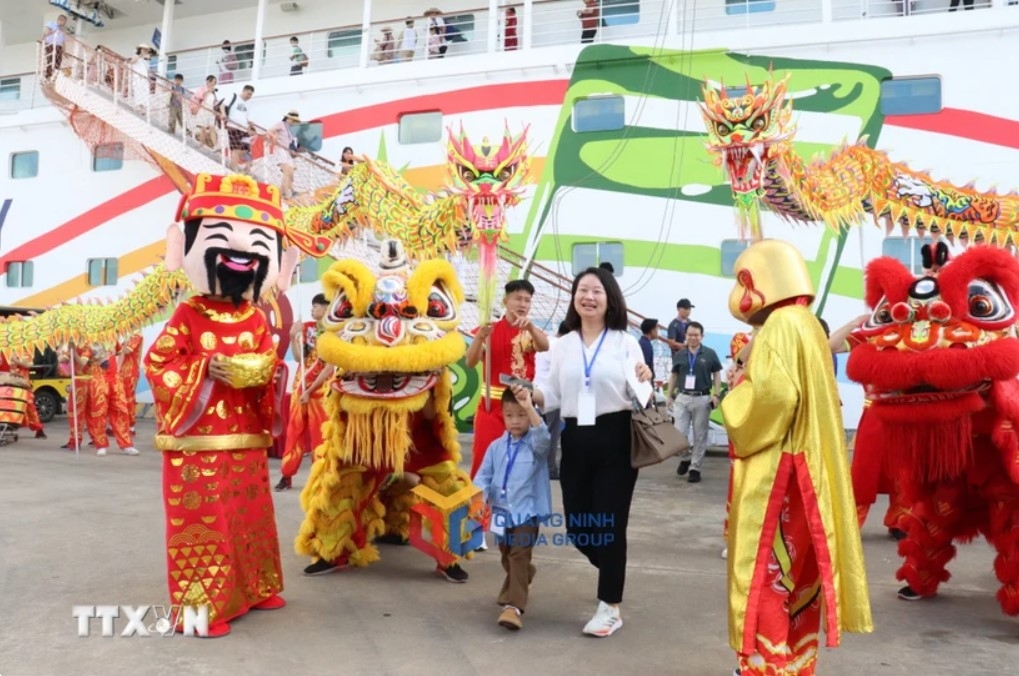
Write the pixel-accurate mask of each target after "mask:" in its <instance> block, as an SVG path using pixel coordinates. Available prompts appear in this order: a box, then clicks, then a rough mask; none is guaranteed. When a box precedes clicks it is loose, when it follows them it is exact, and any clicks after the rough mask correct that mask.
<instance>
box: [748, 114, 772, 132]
mask: <svg viewBox="0 0 1019 676" xmlns="http://www.w3.org/2000/svg"><path fill="white" fill-rule="evenodd" d="M767 126H768V116H767V115H761V116H760V117H755V118H754V121H753V122H751V123H750V128H751V129H753V130H754V131H761V130H762V129H764V128H765V127H767Z"/></svg>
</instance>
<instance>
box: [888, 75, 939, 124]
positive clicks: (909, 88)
mask: <svg viewBox="0 0 1019 676" xmlns="http://www.w3.org/2000/svg"><path fill="white" fill-rule="evenodd" d="M940 112H941V78H940V77H938V76H936V75H932V76H926V77H893V78H892V79H890V80H884V81H882V82H881V114H882V115H925V114H932V113H940Z"/></svg>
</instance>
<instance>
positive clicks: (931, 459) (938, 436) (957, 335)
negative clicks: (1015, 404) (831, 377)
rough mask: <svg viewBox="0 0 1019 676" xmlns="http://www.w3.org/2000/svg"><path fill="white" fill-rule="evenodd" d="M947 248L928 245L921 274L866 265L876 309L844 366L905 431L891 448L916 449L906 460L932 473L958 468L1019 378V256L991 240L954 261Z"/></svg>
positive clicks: (892, 264) (887, 261)
mask: <svg viewBox="0 0 1019 676" xmlns="http://www.w3.org/2000/svg"><path fill="white" fill-rule="evenodd" d="M947 253H948V252H947V247H945V245H944V243H939V244H937V245H935V246H933V247H932V246H930V245H927V246H926V247H925V250H924V252H923V258H924V266H925V268H927V271H926V272H925V274H923V275H920V276H914V275H913V274H912V273H911V272H910V271H909V270H907V269H906V267H905V266H903V265H902V264H901V263H900V262H898V261H897V260H895V259H893V258H879V259H876V260H874V261H872V262H871V263H870V264H869V265H868V266H867V304H868V305H869V306H870V307H871V308H873V313H872V314H871V317H870V319H869V320H867V321H866V322H865V323H864V324H863V326H861V327H860V328H859V329H857V331H856V332H855V333H854V335H853V342H856V343H857V344H856V346H855V347H853V349H852V351H851V352H850V355H849V362H848V365H847V370H846V372H847V374H848V375H849V377H850V378H852V379H853V380H855V381H857V382H860V383H862V384H864V385H865V387H866V388H867V392H868V399H869V400H870V401H871V406H870V408H869V409H868V410H869V411H871V412H873V414H874V415H876V416H878V417H880V418H882V419H884V420H885V421H887V422H889V423H892V424H890V425H888V427H889V429H892V430H894V432H893V434H895V435H897V437H900V438H896V439H889V440H887V443H888V445H889V448H901V449H902V450H903V452H906V453H912V454H913V457H912V460H911V461H910V463H909V465H910V466H912V467H913V468H914V469H915V471H917V472H918V473H919V474H920V475H921V476H922V477H923V478H925V479H928V480H932V479H937V478H939V477H950V476H954V475H955V474H957V473H958V472H959V471H961V469H962V467H964V466H965V464H966V463H967V462H968V461H969V454H970V449H971V448H972V441H971V440H972V436H973V431H974V425H977V426H981V425H982V424H983V423H982V422H981V421H980V420H978V419H977V418H978V417H979V416H980V415H982V412H983V411H984V410H985V409H986V408H987V401H988V400H989V399H992V398H993V397H994V396H995V390H996V388H998V387H999V386H1001V385H1002V384H1003V383H1011V382H1012V381H1014V380H1015V379H1016V377H1017V376H1019V339H1017V338H1016V329H1015V324H1016V304H1017V303H1019V262H1017V261H1016V260H1015V258H1013V257H1012V256H1011V255H1010V254H1009V253H1007V252H1005V251H1002V250H1000V249H993V248H989V247H977V248H971V249H969V250H967V251H966V252H965V253H963V254H961V255H959V256H958V257H957V258H955V259H953V260H951V261H949V260H948V255H947Z"/></svg>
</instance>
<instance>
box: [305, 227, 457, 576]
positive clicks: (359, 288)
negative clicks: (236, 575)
mask: <svg viewBox="0 0 1019 676" xmlns="http://www.w3.org/2000/svg"><path fill="white" fill-rule="evenodd" d="M322 283H323V287H324V291H325V294H326V297H327V299H328V300H329V302H330V305H329V309H328V310H327V312H326V315H325V317H324V318H323V320H322V326H323V328H324V331H323V333H322V335H321V336H320V337H319V341H318V350H319V357H320V358H321V359H322V360H323V361H325V362H326V363H329V364H332V365H333V366H335V367H336V368H337V377H336V379H335V380H334V381H333V383H332V386H331V391H330V393H329V395H328V399H327V401H326V410H327V413H328V418H329V419H328V422H327V423H326V425H325V429H324V434H323V436H324V439H325V441H324V443H323V444H322V446H320V447H319V448H318V449H317V451H316V453H315V463H314V465H313V466H312V469H311V475H310V477H309V480H308V484H307V486H306V487H305V489H304V491H303V492H302V494H301V506H302V508H303V509H304V511H305V518H304V523H303V524H302V525H301V529H300V533H299V535H298V537H297V542H296V545H295V546H296V550H297V552H298V553H299V554H305V555H307V556H310V557H312V558H313V560H314V562H313V563H312V565H311V566H309V567H308V568H307V569H306V570H305V572H306V573H308V574H315V573H318V572H328V571H329V570H331V569H335V568H338V567H341V566H344V565H348V564H349V565H353V566H367V565H369V564H370V563H372V562H374V561H376V560H378V558H379V554H378V550H377V549H376V547H375V545H374V544H373V540H375V539H376V538H378V537H380V536H390V537H392V538H394V539H399V540H400V541H403V542H406V541H407V540H408V539H410V535H411V533H410V524H411V510H412V507H413V506H414V505H415V504H417V503H419V502H420V501H421V498H420V497H419V495H420V494H421V493H422V488H421V487H423V488H425V489H428V490H426V491H424V492H425V493H427V494H430V495H434V494H437V495H438V496H442V497H444V498H448V497H449V496H452V495H454V494H458V493H461V492H463V491H465V489H468V490H467V491H466V492H470V490H469V489H470V488H471V484H470V479H469V477H468V476H467V474H466V473H465V472H464V471H462V470H461V469H459V467H458V464H459V462H460V446H459V443H458V440H457V430H456V425H455V422H454V420H453V416H452V414H451V409H450V401H451V397H452V376H451V374H450V371H449V368H448V367H449V365H451V364H453V363H455V362H456V361H457V360H458V359H460V357H462V356H463V354H464V352H465V349H466V348H465V344H464V340H463V338H462V337H461V336H460V334H459V333H458V332H457V326H458V325H459V323H460V316H459V306H460V304H461V303H462V302H463V292H462V290H461V288H460V284H459V282H458V281H457V279H456V274H455V271H454V269H453V266H452V265H451V264H449V263H448V262H446V261H445V260H427V261H424V262H422V263H420V264H418V265H417V267H416V269H413V270H412V269H411V267H410V265H409V264H408V263H407V260H406V257H405V255H404V252H403V249H402V246H401V245H400V244H399V242H397V241H396V240H386V241H385V242H383V244H382V261H381V263H380V264H379V271H378V273H374V272H372V271H371V270H369V268H368V267H367V266H365V265H364V264H362V263H360V262H358V261H354V260H343V261H339V262H337V263H334V264H333V265H332V267H331V268H330V269H329V271H328V272H326V274H325V276H324V277H323V279H322ZM419 482H420V485H421V487H419V488H418V489H416V490H414V486H415V484H417V483H419ZM432 492H434V493H432ZM456 537H458V534H450V539H452V540H455V539H456ZM457 542H459V541H457ZM457 542H453V543H450V544H453V545H455V544H457ZM437 561H439V562H440V563H439V570H440V572H442V571H446V570H447V569H449V568H456V569H457V571H456V572H457V574H458V575H460V576H462V577H463V578H464V579H466V573H463V571H462V570H459V568H458V566H457V565H456V563H455V562H453V563H450V559H445V558H442V559H440V558H437ZM458 581H461V580H458Z"/></svg>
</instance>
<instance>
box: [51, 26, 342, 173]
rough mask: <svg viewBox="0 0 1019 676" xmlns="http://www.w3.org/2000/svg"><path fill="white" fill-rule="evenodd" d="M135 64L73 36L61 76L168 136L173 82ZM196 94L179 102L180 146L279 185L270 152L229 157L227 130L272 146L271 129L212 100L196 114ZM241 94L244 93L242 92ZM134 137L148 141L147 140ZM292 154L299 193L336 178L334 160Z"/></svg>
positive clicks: (177, 131)
mask: <svg viewBox="0 0 1019 676" xmlns="http://www.w3.org/2000/svg"><path fill="white" fill-rule="evenodd" d="M39 54H40V60H39V71H38V72H39V74H40V76H41V75H42V74H43V73H45V72H46V66H47V64H46V63H45V58H46V57H45V51H44V50H43V49H42V46H41V44H40V45H39ZM132 65H133V62H132V60H131V59H128V58H126V57H124V56H121V55H119V54H116V53H115V52H113V51H111V50H109V49H107V48H105V47H103V46H101V45H98V46H95V47H93V46H91V45H88V44H86V43H85V42H83V41H81V40H77V39H73V38H69V39H68V40H67V42H66V44H65V49H64V57H63V63H62V67H61V73H62V76H64V77H70V78H72V79H73V80H75V81H76V82H78V83H79V84H81V85H82V86H84V87H86V88H87V89H89V90H90V91H91V92H93V93H95V94H97V95H99V96H102V97H103V98H105V99H107V100H108V101H111V102H112V103H113V105H114V106H115V107H116V108H118V109H120V111H121V112H124V113H128V114H134V115H135V116H137V117H139V118H144V120H145V122H146V124H147V126H148V127H149V128H150V129H151V130H154V131H156V132H157V133H162V134H167V135H169V134H170V133H171V132H170V117H171V113H172V107H171V99H172V98H173V97H174V96H176V94H175V92H174V90H173V86H174V83H173V81H172V80H169V79H166V78H163V77H159V76H158V75H155V74H153V73H152V72H151V71H150V70H148V69H147V68H146V70H145V73H139V72H136V71H135V70H134V69H133V68H132ZM146 65H148V64H146ZM203 84H204V79H203ZM231 89H233V88H231ZM192 93H193V91H192V90H190V89H186V93H185V94H184V96H183V97H182V99H181V101H180V109H181V120H180V121H179V122H178V124H176V125H175V127H176V128H175V131H174V133H173V137H174V138H175V139H176V140H178V141H179V143H180V145H181V147H182V148H185V147H186V148H189V149H190V150H192V151H194V152H199V153H202V154H204V155H205V156H206V157H208V158H209V159H211V160H213V161H215V162H218V163H219V164H220V166H221V167H222V168H223V169H224V170H234V171H242V172H243V173H247V174H249V175H251V176H253V177H254V178H256V179H257V180H259V181H262V182H264V183H271V184H275V185H280V184H281V181H282V172H281V170H280V168H279V166H278V165H276V164H274V163H273V162H270V161H269V159H268V157H267V155H268V153H263V154H262V155H261V156H260V157H259V158H244V159H243V161H242V163H241V164H239V165H233V164H232V158H231V155H230V147H229V134H228V133H227V132H228V130H230V129H237V130H239V131H242V132H243V135H244V136H245V137H246V138H247V139H248V140H249V142H250V143H251V144H252V145H253V146H256V147H257V146H259V145H261V147H262V148H263V149H265V150H268V145H269V140H268V133H269V132H268V130H267V129H266V128H265V127H262V126H260V125H258V124H255V123H252V124H251V128H250V129H242V128H241V127H239V126H237V125H235V124H233V123H232V122H229V121H228V120H226V119H225V118H224V116H222V115H219V114H218V113H217V112H216V111H215V109H214V107H212V106H210V105H209V103H210V100H209V99H207V100H206V101H205V102H203V103H202V104H201V105H199V106H195V107H194V109H195V112H192V108H193V106H192V104H191V101H190V98H191V94H192ZM232 93H233V92H232V91H231V93H230V94H224V93H223V92H222V91H220V92H217V93H216V95H215V96H214V98H215V99H219V100H223V99H227V102H229V98H230V97H231V96H232ZM237 93H238V94H239V93H240V92H239V90H238V92H237ZM213 105H214V104H213ZM202 122H209V123H212V124H213V125H214V133H213V134H211V135H210V136H213V137H214V139H215V142H214V144H213V145H212V146H209V145H206V144H204V143H202V142H200V141H199V139H198V130H197V126H198V124H201V123H202ZM132 140H134V141H136V142H138V143H141V144H142V145H146V139H143V138H136V139H132ZM210 140H211V139H210ZM161 153H162V151H161ZM292 155H293V164H294V168H295V172H294V179H293V189H294V191H295V192H297V193H309V192H312V191H315V190H317V189H319V188H322V187H325V186H327V185H330V184H332V183H334V182H336V181H337V179H338V177H337V167H336V165H335V164H334V163H333V162H332V161H330V160H328V159H326V158H324V157H322V156H319V155H316V154H315V153H312V152H310V151H307V150H306V149H301V150H299V151H297V152H295V153H292ZM168 159H171V160H175V161H176V160H181V161H180V164H181V165H182V166H183V167H184V168H185V169H187V168H188V167H187V163H186V160H184V159H183V157H182V155H179V156H177V157H169V158H168Z"/></svg>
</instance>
